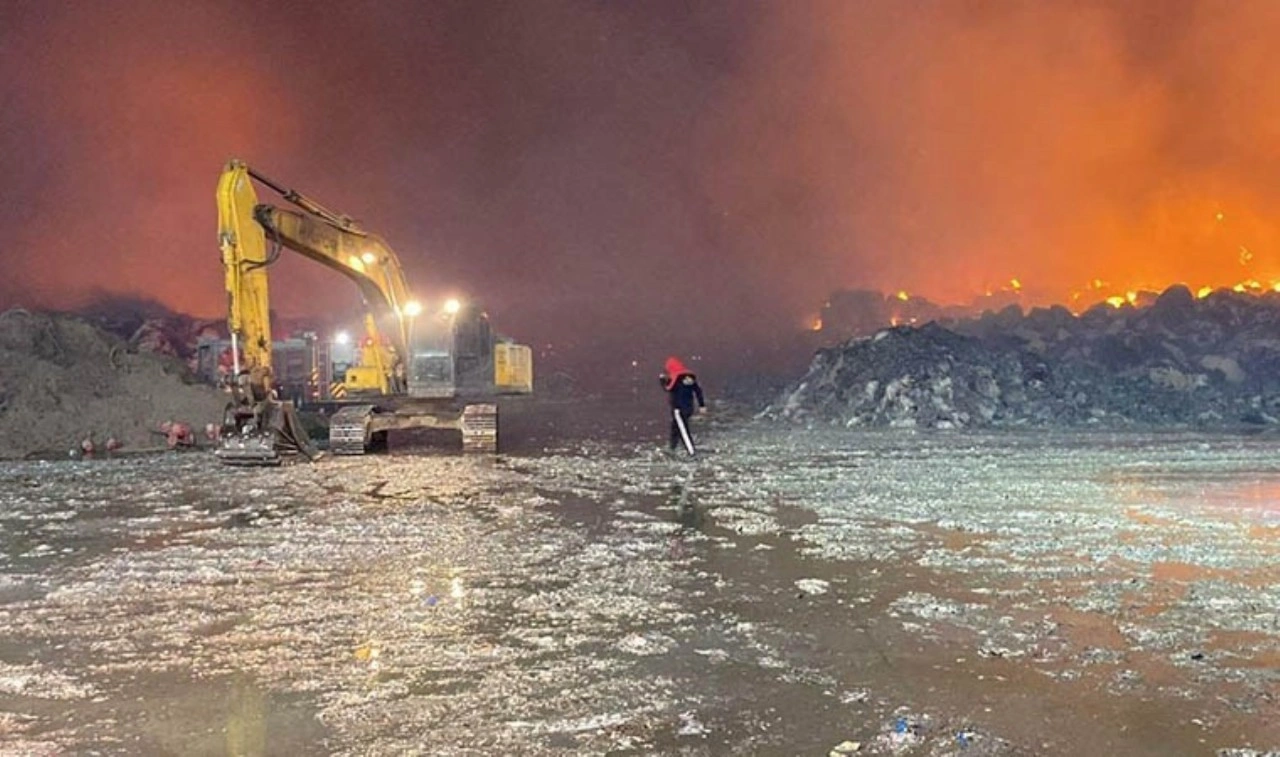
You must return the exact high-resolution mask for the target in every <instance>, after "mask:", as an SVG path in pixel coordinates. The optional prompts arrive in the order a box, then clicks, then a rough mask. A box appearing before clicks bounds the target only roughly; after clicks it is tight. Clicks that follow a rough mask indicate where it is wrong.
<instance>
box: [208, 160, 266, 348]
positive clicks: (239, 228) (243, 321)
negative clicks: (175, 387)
mask: <svg viewBox="0 0 1280 757" xmlns="http://www.w3.org/2000/svg"><path fill="white" fill-rule="evenodd" d="M217 200H218V247H219V248H220V249H221V251H222V265H223V269H224V271H225V273H226V289H227V327H228V329H229V330H230V331H231V339H232V342H233V343H234V344H235V346H236V347H238V348H239V349H233V350H232V352H233V353H234V355H235V357H234V359H235V361H236V366H235V369H236V373H239V372H240V369H241V368H242V367H245V368H258V369H262V370H265V371H267V372H269V371H270V369H271V319H270V317H269V316H270V303H269V302H268V298H267V266H268V265H270V264H271V262H272V261H271V260H269V259H268V257H267V240H266V236H265V235H264V234H263V232H262V227H261V226H259V225H258V223H257V222H256V221H255V220H254V217H253V216H254V208H255V207H256V206H257V203H258V196H257V194H256V193H255V192H254V190H253V184H252V183H251V182H250V181H249V173H248V169H247V167H246V166H245V165H244V164H243V163H240V162H239V161H232V162H230V163H228V164H227V167H226V169H225V170H223V172H222V175H221V176H220V177H219V178H218V190H217ZM239 350H243V351H244V359H245V366H241V365H239V360H240V355H239Z"/></svg>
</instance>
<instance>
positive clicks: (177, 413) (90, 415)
mask: <svg viewBox="0 0 1280 757" xmlns="http://www.w3.org/2000/svg"><path fill="white" fill-rule="evenodd" d="M225 404H226V398H225V396H224V395H223V394H222V393H220V392H218V391H216V390H214V389H213V388H210V387H207V386H202V385H197V384H195V383H194V378H193V377H192V375H191V373H190V371H189V370H188V368H187V366H186V365H185V364H184V363H183V362H182V361H181V360H179V359H176V358H173V357H168V356H164V355H158V354H150V353H146V354H143V353H140V352H138V351H137V350H136V348H131V347H130V345H129V343H128V342H126V341H125V340H122V339H120V338H118V337H116V336H114V335H112V334H110V333H107V332H106V331H103V330H102V329H99V328H96V327H94V326H92V325H90V324H89V323H86V322H85V321H83V320H80V319H77V318H73V317H70V316H64V315H56V314H44V313H32V312H28V311H26V310H22V309H18V308H15V309H12V310H8V311H6V312H4V313H0V458H15V457H24V456H32V455H43V454H55V453H56V454H60V455H63V456H65V455H66V454H67V452H68V450H72V449H79V448H80V443H81V442H82V441H83V440H85V439H86V438H91V439H92V440H93V442H94V443H95V446H96V448H97V449H98V450H99V451H101V450H103V449H104V447H105V445H106V442H107V441H108V439H111V438H114V439H116V440H117V441H118V442H120V443H122V444H123V445H124V446H123V448H124V449H125V450H128V449H139V448H149V447H157V446H163V445H164V437H163V436H161V435H160V434H158V433H156V429H157V427H158V425H159V424H160V423H161V422H163V421H166V420H181V421H185V422H187V423H190V424H191V425H192V426H193V427H194V428H203V426H204V425H205V424H206V423H210V422H218V421H220V420H221V417H222V410H223V407H224V406H225Z"/></svg>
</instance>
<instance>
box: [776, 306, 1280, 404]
mask: <svg viewBox="0 0 1280 757" xmlns="http://www.w3.org/2000/svg"><path fill="white" fill-rule="evenodd" d="M764 415H765V416H766V417H772V418H782V419H790V420H803V421H817V422H824V423H834V424H843V425H846V426H905V427H913V426H919V427H930V428H954V427H964V426H978V427H982V426H1011V425H1039V426H1051V425H1063V426H1074V425H1083V424H1089V425H1105V426H1126V425H1144V426H1166V425H1173V426H1197V427H1212V426H1234V425H1240V424H1255V425H1266V424H1276V423H1280V294H1277V293H1268V294H1264V295H1250V294H1241V293H1236V292H1231V291H1220V292H1215V293H1213V294H1211V295H1209V296H1208V297H1205V298H1203V299H1197V298H1196V297H1194V296H1193V295H1192V294H1191V292H1190V291H1189V290H1187V289H1186V287H1181V286H1177V287H1171V288H1170V289H1168V290H1166V291H1165V292H1163V293H1161V294H1160V296H1159V297H1158V298H1156V299H1155V301H1154V302H1153V303H1152V304H1150V305H1149V306H1146V307H1133V306H1125V307H1121V308H1114V307H1112V306H1110V305H1100V306H1097V307H1095V308H1092V309H1090V310H1088V311H1086V312H1085V313H1083V314H1081V315H1079V316H1075V315H1073V314H1072V313H1071V312H1070V311H1068V310H1066V309H1065V308H1061V307H1054V308H1038V309H1035V310H1032V311H1030V312H1029V313H1023V312H1022V310H1021V309H1019V308H1018V307H1016V306H1011V307H1008V308H1005V309H1004V310H1001V311H999V312H998V313H993V312H988V313H985V314H983V315H982V316H981V317H979V318H974V319H968V320H957V321H949V322H936V323H929V324H926V325H924V326H921V327H911V326H904V327H897V328H893V329H886V330H884V331H880V332H878V333H876V334H874V335H873V336H870V337H864V338H858V339H851V340H849V341H847V342H845V343H843V344H841V345H839V346H836V347H831V348H828V349H823V350H819V351H818V353H817V355H816V356H815V357H814V359H813V361H812V363H811V364H810V366H809V370H808V372H807V373H806V374H805V375H804V376H803V377H802V378H801V379H800V380H799V381H797V382H795V383H793V384H792V385H791V386H789V387H787V388H786V389H785V390H784V391H783V392H782V393H781V395H780V396H779V397H778V398H777V399H776V400H775V401H774V403H773V404H772V405H771V406H770V407H769V408H767V409H766V410H765V412H764Z"/></svg>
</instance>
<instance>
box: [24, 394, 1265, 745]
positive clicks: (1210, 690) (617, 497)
mask: <svg viewBox="0 0 1280 757" xmlns="http://www.w3.org/2000/svg"><path fill="white" fill-rule="evenodd" d="M609 415H610V417H611V418H612V419H611V420H610V421H608V422H599V421H598V420H596V419H598V418H600V417H602V415H601V414H600V413H597V412H595V410H594V409H592V408H584V407H582V406H563V407H561V408H559V409H558V410H552V411H547V410H541V411H538V412H532V413H529V414H527V415H526V416H524V417H523V418H516V419H515V420H514V422H513V423H512V425H511V426H510V427H509V428H507V429H504V433H508V432H509V433H510V434H511V436H510V437H509V438H511V439H512V443H511V445H510V446H509V449H508V450H507V451H506V452H505V453H504V454H503V455H501V456H500V457H498V458H497V459H496V460H495V459H484V458H470V457H463V456H461V455H460V454H456V453H453V452H441V451H435V452H432V451H425V450H422V449H401V450H399V451H394V452H393V454H391V455H388V456H382V457H378V458H372V459H326V460H324V461H322V462H321V463H319V464H317V465H315V466H307V465H297V466H291V467H285V468H283V469H278V470H229V469H222V468H219V467H218V466H217V464H216V463H215V461H214V460H213V459H212V458H211V457H210V456H207V455H204V454H187V455H183V454H170V455H168V456H161V457H156V458H150V459H130V460H118V461H97V462H87V461H75V462H72V461H67V462H57V463H30V462H28V463H7V464H4V465H3V467H2V468H0V501H2V502H3V507H2V508H0V528H2V530H0V534H2V536H0V540H2V541H0V546H2V547H3V548H2V549H0V627H2V628H3V629H4V631H3V637H0V753H4V754H130V755H222V754H249V755H259V754H273V755H306V754H352V755H355V754H359V755H400V754H432V755H437V754H438V755H493V754H521V755H552V754H557V755H558V754H602V753H615V754H681V755H712V754H779V755H796V754H815V755H827V754H829V753H831V752H832V751H833V750H836V751H837V753H840V751H839V750H843V751H844V752H845V753H850V754H874V755H888V754H893V755H951V754H955V755H970V754H972V755H1104V754H1115V755H1215V754H1221V755H1231V756H1232V757H1237V756H1244V755H1256V754H1261V753H1263V752H1264V751H1265V750H1266V749H1268V748H1270V749H1277V748H1280V711H1278V707H1277V699H1276V698H1277V696H1278V695H1280V684H1278V682H1277V672H1276V671H1277V665H1278V664H1280V583H1278V579H1280V561H1277V553H1278V552H1280V440H1277V439H1275V438H1268V437H1262V436H1254V437H1245V436H1233V435H1188V434H1143V433H1137V432H1133V433H1124V434H1089V433H1074V432H1073V433H1063V432H1026V433H986V434H980V433H973V432H965V433H958V432H951V433H940V432H914V431H878V432H871V431H863V432H849V431H822V432H813V431H804V430H800V429H794V428H786V429H778V428H774V427H768V426H762V425H758V424H755V423H751V422H748V421H745V420H724V419H722V420H719V421H713V422H712V424H711V428H709V429H708V428H704V429H703V431H704V433H703V442H704V444H705V447H706V449H705V454H704V455H703V456H702V457H700V458H698V459H696V460H694V461H689V460H686V459H681V458H679V457H675V458H673V457H669V456H667V455H666V454H665V453H664V452H663V451H662V450H661V449H660V448H659V447H658V446H657V445H656V444H655V443H654V439H659V438H661V437H662V436H663V434H664V429H661V428H659V427H657V424H654V423H652V422H651V421H652V419H651V418H650V417H648V415H647V408H646V413H637V414H634V415H628V414H627V413H625V412H622V413H620V412H618V411H617V406H616V405H615V406H614V410H613V411H611V412H610V413H609ZM704 425H705V424H704Z"/></svg>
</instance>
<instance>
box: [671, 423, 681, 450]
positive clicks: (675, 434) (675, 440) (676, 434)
mask: <svg viewBox="0 0 1280 757" xmlns="http://www.w3.org/2000/svg"><path fill="white" fill-rule="evenodd" d="M678 446H680V426H679V424H677V423H676V417H675V416H674V415H672V416H671V451H672V452H674V451H675V449H676V447H678Z"/></svg>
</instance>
